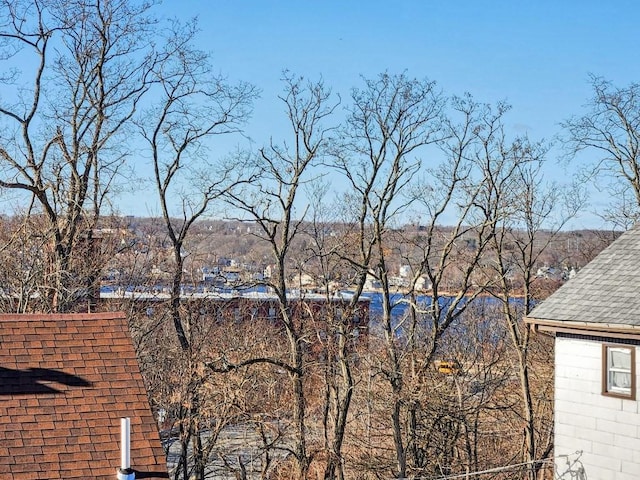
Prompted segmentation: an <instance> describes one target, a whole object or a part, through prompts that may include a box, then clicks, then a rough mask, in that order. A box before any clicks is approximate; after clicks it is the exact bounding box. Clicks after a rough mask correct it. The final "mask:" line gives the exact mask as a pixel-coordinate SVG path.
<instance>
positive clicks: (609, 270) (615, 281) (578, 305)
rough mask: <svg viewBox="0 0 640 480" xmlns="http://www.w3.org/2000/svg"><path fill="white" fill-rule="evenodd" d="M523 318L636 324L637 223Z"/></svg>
mask: <svg viewBox="0 0 640 480" xmlns="http://www.w3.org/2000/svg"><path fill="white" fill-rule="evenodd" d="M527 320H528V321H529V322H531V323H536V322H539V321H545V320H548V321H554V322H581V323H583V322H584V323H589V324H594V325H603V326H604V325H616V326H626V327H636V326H640V226H636V227H634V228H633V229H631V230H629V231H628V232H625V233H624V234H622V235H621V236H620V237H619V238H618V239H617V240H616V241H615V242H613V243H612V244H611V245H609V247H607V248H606V249H604V250H603V251H602V252H601V253H600V254H599V255H598V256H597V257H596V258H594V259H593V260H592V261H591V262H589V263H588V264H587V265H586V266H585V267H584V268H582V270H580V272H579V273H578V274H577V275H576V276H575V277H574V278H573V279H571V280H569V281H568V282H567V283H565V284H564V285H563V286H562V287H560V288H559V289H558V290H557V291H556V292H555V293H553V294H552V295H551V296H549V298H547V299H546V300H544V301H543V302H542V303H541V304H540V305H538V306H537V307H536V308H534V309H533V311H532V312H531V313H530V314H529V315H528V319H527Z"/></svg>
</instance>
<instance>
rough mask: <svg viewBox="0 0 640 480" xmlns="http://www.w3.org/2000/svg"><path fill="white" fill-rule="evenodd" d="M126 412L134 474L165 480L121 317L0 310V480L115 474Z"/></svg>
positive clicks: (151, 420)
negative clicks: (121, 422) (36, 313)
mask: <svg viewBox="0 0 640 480" xmlns="http://www.w3.org/2000/svg"><path fill="white" fill-rule="evenodd" d="M125 417H129V418H130V425H131V426H130V428H131V436H130V444H131V449H130V460H131V461H130V466H131V469H132V470H133V473H134V474H135V478H136V479H141V478H147V479H153V478H168V474H167V466H166V461H165V458H164V452H163V449H162V446H161V444H160V437H159V435H158V430H157V425H156V422H155V420H154V418H153V415H152V413H151V410H150V408H149V402H148V399H147V392H146V390H145V387H144V384H143V380H142V375H141V374H140V369H139V367H138V362H137V360H136V355H135V352H134V349H133V344H132V342H131V338H130V336H129V331H128V327H127V319H126V318H125V316H124V315H123V314H121V313H100V314H73V315H0V439H1V440H0V478H2V479H16V480H17V479H78V478H82V479H105V480H106V479H109V480H115V479H116V478H117V477H116V471H117V470H118V468H119V467H120V466H121V445H120V443H121V442H120V438H121V437H120V431H121V430H120V419H121V418H125Z"/></svg>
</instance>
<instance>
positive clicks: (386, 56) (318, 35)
mask: <svg viewBox="0 0 640 480" xmlns="http://www.w3.org/2000/svg"><path fill="white" fill-rule="evenodd" d="M156 13H158V14H160V15H166V16H167V17H172V16H175V17H178V18H180V19H187V18H190V17H198V19H199V26H200V29H201V32H200V34H199V36H198V40H199V42H200V46H201V48H203V49H205V50H208V51H210V52H211V54H212V57H213V60H214V63H215V65H216V67H217V68H218V69H219V70H220V71H221V72H222V73H224V74H226V75H228V76H229V78H230V79H232V80H244V81H249V82H251V83H253V84H255V85H256V86H257V87H259V88H260V89H261V90H262V96H261V99H260V100H258V102H257V103H256V106H255V112H254V115H253V117H252V119H251V121H250V123H249V125H248V127H247V131H248V133H249V135H250V136H251V137H252V138H253V139H254V140H255V141H256V142H257V143H259V144H260V143H264V142H266V141H267V140H268V138H269V136H273V137H274V139H278V136H279V134H280V133H281V134H282V135H283V136H284V135H286V132H284V129H283V130H282V131H280V128H284V127H283V125H284V121H283V119H282V106H281V104H280V103H279V101H278V100H277V98H276V96H277V95H278V93H280V91H281V84H280V83H279V78H280V76H281V72H282V70H283V69H289V70H291V71H292V72H294V73H297V74H301V75H304V76H307V77H310V78H312V79H315V78H318V77H319V76H320V75H322V77H323V78H324V80H325V83H326V84H327V85H329V86H331V87H332V88H333V90H334V91H335V92H338V93H340V94H341V95H343V98H344V97H347V96H348V94H349V90H350V89H351V88H352V87H354V86H360V76H361V75H363V76H365V77H373V76H375V75H377V74H378V73H380V72H383V71H388V72H390V73H400V72H403V71H406V72H407V74H408V75H409V76H411V77H417V78H428V79H430V80H435V81H436V82H437V83H438V85H439V86H440V87H441V88H442V89H443V91H444V92H445V93H447V94H461V93H464V92H470V93H471V94H472V95H473V96H474V97H475V98H476V99H477V100H479V101H483V102H495V101H498V100H506V101H507V102H508V103H510V104H511V105H512V106H513V110H512V111H511V112H510V114H509V116H508V125H509V127H510V128H511V129H513V132H514V133H523V132H526V133H528V134H529V135H530V136H531V137H532V138H534V139H541V138H546V139H550V138H552V137H553V136H554V135H555V134H556V133H558V132H559V126H558V123H559V122H560V121H562V120H564V119H566V118H568V117H569V116H571V115H574V114H580V113H581V112H582V111H583V105H584V104H585V102H586V101H587V100H588V98H589V97H590V89H589V84H588V74H589V73H593V74H596V75H601V76H603V77H605V78H607V79H609V80H611V81H612V82H613V83H614V84H616V85H619V86H625V85H627V84H629V83H630V82H633V81H640V62H638V53H637V49H638V44H639V42H638V40H640V35H639V34H638V33H637V32H638V29H637V19H638V18H639V17H640V15H639V14H640V3H637V2H633V1H610V2H604V1H602V0H600V1H560V0H556V1H546V0H543V1H528V2H522V1H515V0H514V1H482V0H474V1H457V2H454V1H444V0H443V1H439V2H436V1H426V0H423V1H417V0H412V1H396V2H389V1H384V2H383V1H377V0H370V1H359V2H355V1H342V2H341V1H333V0H325V1H322V2H320V1H300V0H299V1H296V2H292V1H270V2H267V1H241V0H235V1H231V0H225V1H222V0H219V1H205V0H181V1H178V0H165V2H164V3H163V4H162V5H161V6H160V7H159V9H158V10H157V11H156ZM578 160H579V159H578ZM550 161H551V163H552V165H551V166H550V168H549V174H550V175H551V176H557V177H558V178H561V177H565V176H566V172H564V171H563V170H562V168H563V167H560V166H556V165H555V162H554V160H553V158H551V159H550ZM600 201H601V200H600V199H598V198H594V199H593V200H592V203H593V207H594V208H598V202H600ZM580 222H582V223H580ZM594 222H596V221H595V220H594V219H593V217H591V216H590V215H586V214H585V215H584V216H583V217H581V220H580V219H579V222H578V223H577V224H576V226H581V225H584V226H591V225H592V224H593V223H594Z"/></svg>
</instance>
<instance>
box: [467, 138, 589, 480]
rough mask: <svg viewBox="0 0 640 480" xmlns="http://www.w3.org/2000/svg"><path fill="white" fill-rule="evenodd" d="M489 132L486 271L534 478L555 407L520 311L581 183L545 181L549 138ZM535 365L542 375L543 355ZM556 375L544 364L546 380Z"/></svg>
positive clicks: (547, 447)
mask: <svg viewBox="0 0 640 480" xmlns="http://www.w3.org/2000/svg"><path fill="white" fill-rule="evenodd" d="M487 140H488V141H487V145H488V146H489V148H487V150H486V155H483V156H482V157H481V158H479V161H480V164H481V165H483V169H484V172H485V175H486V177H487V181H486V182H485V183H484V185H483V189H482V192H481V198H480V199H479V202H480V203H481V204H482V205H484V207H483V212H485V213H486V214H487V217H486V220H487V223H488V224H490V225H491V246H492V250H493V261H491V263H492V264H493V265H494V266H495V270H494V271H493V272H494V273H493V275H492V278H491V279H489V281H490V283H491V284H492V285H493V288H491V289H490V291H491V292H492V293H493V294H494V295H495V298H496V299H497V300H498V301H499V302H500V304H501V306H502V317H503V319H504V324H505V326H506V330H507V332H508V334H509V338H510V341H511V351H512V353H513V355H514V357H515V362H514V364H515V366H516V368H517V374H518V381H519V384H520V407H519V409H518V411H519V414H520V416H521V418H522V423H523V436H524V439H523V440H524V441H523V444H524V448H523V459H522V460H523V461H524V462H527V463H528V465H529V466H528V468H527V476H528V478H530V479H532V480H535V478H537V474H538V471H539V470H540V467H541V463H537V462H538V461H539V460H543V459H545V458H547V457H548V456H549V455H550V453H551V451H552V448H553V443H552V439H551V434H550V432H551V418H550V417H549V416H548V415H549V414H550V411H551V409H550V408H541V405H542V406H544V403H545V402H546V403H547V405H549V404H550V402H551V399H550V398H548V397H546V396H541V395H539V393H540V392H544V391H545V388H544V385H543V384H538V385H535V386H534V384H533V382H532V381H531V370H530V368H531V363H532V358H531V352H532V350H534V349H535V345H534V339H532V337H531V335H530V331H529V329H527V328H526V326H525V325H523V322H522V318H523V316H526V315H527V314H528V313H529V311H530V310H531V309H532V308H533V306H534V303H535V301H537V300H539V298H536V297H535V290H534V287H535V283H536V281H537V280H538V279H537V278H536V276H535V272H536V269H537V267H538V266H539V265H538V264H539V259H540V258H541V256H542V255H543V254H544V252H545V251H546V250H547V249H548V248H549V247H550V245H552V243H553V242H554V240H555V239H556V238H557V236H558V235H559V233H560V230H561V229H562V228H563V227H564V226H565V225H566V222H567V221H568V220H569V219H571V218H572V217H574V216H575V214H576V213H577V211H578V210H579V208H580V207H581V206H582V204H583V199H582V196H581V194H580V190H579V189H577V188H571V187H570V186H560V185H557V184H554V183H546V182H545V180H544V177H543V172H542V166H543V164H544V161H545V155H546V154H547V150H548V147H547V145H546V144H544V143H542V142H538V143H534V142H531V141H530V140H529V139H528V138H526V137H524V138H516V139H515V140H513V141H511V142H509V141H508V140H506V138H505V136H504V134H503V132H502V127H501V126H498V129H497V130H496V135H495V136H493V137H492V138H490V139H487ZM491 263H488V264H491ZM519 298H521V301H520V300H518V299H519ZM550 361H551V360H549V362H550ZM538 366H539V367H540V371H539V373H540V374H542V376H544V375H545V373H544V372H545V369H544V363H543V362H541V363H540V364H539V365H538ZM551 381H552V379H551V377H550V376H549V372H548V371H546V382H547V383H548V382H551ZM540 412H544V414H541V413H540ZM545 415H546V416H545Z"/></svg>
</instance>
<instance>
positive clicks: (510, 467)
mask: <svg viewBox="0 0 640 480" xmlns="http://www.w3.org/2000/svg"><path fill="white" fill-rule="evenodd" d="M553 461H554V459H553V458H547V459H544V460H533V461H531V462H524V463H515V464H512V465H505V466H503V467H496V468H490V469H488V470H480V471H477V472H469V473H456V474H453V475H447V476H444V477H442V476H441V477H410V478H409V477H404V478H401V479H398V480H454V479H456V478H470V477H476V476H479V475H487V474H490V473H500V472H506V471H509V470H515V469H517V468H521V467H526V466H529V465H540V464H545V463H553Z"/></svg>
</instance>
